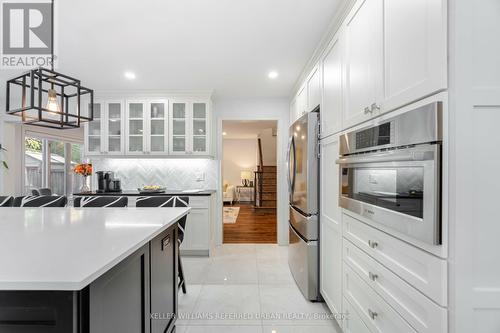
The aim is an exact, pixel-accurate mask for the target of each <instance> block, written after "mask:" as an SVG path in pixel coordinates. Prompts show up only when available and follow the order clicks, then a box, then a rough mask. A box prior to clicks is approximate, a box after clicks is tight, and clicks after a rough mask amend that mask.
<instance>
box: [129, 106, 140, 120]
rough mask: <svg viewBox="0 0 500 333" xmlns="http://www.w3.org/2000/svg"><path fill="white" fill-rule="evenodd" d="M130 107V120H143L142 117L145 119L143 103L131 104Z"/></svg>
mask: <svg viewBox="0 0 500 333" xmlns="http://www.w3.org/2000/svg"><path fill="white" fill-rule="evenodd" d="M128 107H129V116H130V118H141V119H142V117H143V106H142V103H130V104H129V106H128Z"/></svg>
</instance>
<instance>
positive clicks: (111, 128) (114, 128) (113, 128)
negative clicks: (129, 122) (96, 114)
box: [108, 118, 122, 135]
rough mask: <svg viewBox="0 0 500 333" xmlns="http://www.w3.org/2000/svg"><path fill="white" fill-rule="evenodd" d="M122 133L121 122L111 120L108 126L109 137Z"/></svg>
mask: <svg viewBox="0 0 500 333" xmlns="http://www.w3.org/2000/svg"><path fill="white" fill-rule="evenodd" d="M121 132H122V131H121V124H120V120H119V119H111V118H110V119H109V124H108V135H120V134H121Z"/></svg>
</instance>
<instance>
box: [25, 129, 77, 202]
mask: <svg viewBox="0 0 500 333" xmlns="http://www.w3.org/2000/svg"><path fill="white" fill-rule="evenodd" d="M24 142H25V157H24V160H25V177H24V190H25V193H26V194H31V191H32V190H33V189H36V188H50V189H51V191H52V193H53V194H57V195H71V194H72V193H75V192H77V191H78V190H79V189H80V188H81V186H82V182H83V179H82V177H79V176H78V175H75V174H74V173H73V171H72V170H73V168H74V167H75V166H76V165H77V164H78V163H81V162H82V158H83V145H81V144H78V143H71V142H66V141H62V140H52V139H45V138H39V137H35V136H26V137H25V141H24Z"/></svg>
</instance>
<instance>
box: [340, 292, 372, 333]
mask: <svg viewBox="0 0 500 333" xmlns="http://www.w3.org/2000/svg"><path fill="white" fill-rule="evenodd" d="M342 305H343V308H344V314H345V319H344V325H343V327H342V326H341V327H342V328H343V331H344V333H371V332H370V330H369V329H368V327H366V325H365V323H363V321H362V320H361V318H360V316H359V315H358V313H357V312H356V310H354V307H353V306H352V305H351V303H349V301H348V300H347V299H345V298H344V301H343V302H342Z"/></svg>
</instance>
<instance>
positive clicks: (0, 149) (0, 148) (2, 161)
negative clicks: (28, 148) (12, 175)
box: [0, 143, 9, 169]
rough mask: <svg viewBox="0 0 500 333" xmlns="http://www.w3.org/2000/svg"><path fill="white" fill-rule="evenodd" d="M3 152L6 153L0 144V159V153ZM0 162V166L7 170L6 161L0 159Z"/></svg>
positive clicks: (0, 155) (0, 154)
mask: <svg viewBox="0 0 500 333" xmlns="http://www.w3.org/2000/svg"><path fill="white" fill-rule="evenodd" d="M4 151H7V149H5V148H4V147H3V146H2V144H1V143H0V158H1V157H2V153H3V152H4ZM0 161H1V163H2V166H3V167H4V168H5V169H8V168H9V165H8V164H7V162H6V161H4V160H3V159H2V160H0Z"/></svg>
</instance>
